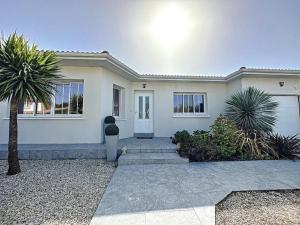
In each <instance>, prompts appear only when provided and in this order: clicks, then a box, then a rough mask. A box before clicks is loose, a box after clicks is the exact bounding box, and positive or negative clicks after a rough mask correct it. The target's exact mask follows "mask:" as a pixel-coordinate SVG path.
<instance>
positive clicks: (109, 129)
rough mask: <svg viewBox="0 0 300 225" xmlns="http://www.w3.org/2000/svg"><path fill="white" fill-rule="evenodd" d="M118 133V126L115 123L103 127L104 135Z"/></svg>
mask: <svg viewBox="0 0 300 225" xmlns="http://www.w3.org/2000/svg"><path fill="white" fill-rule="evenodd" d="M118 134H119V127H117V125H116V124H111V125H108V126H107V127H106V128H105V135H107V136H112V135H118Z"/></svg>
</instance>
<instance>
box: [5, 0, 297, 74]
mask: <svg viewBox="0 0 300 225" xmlns="http://www.w3.org/2000/svg"><path fill="white" fill-rule="evenodd" d="M168 4H173V5H177V6H178V7H179V8H180V10H182V12H183V13H184V15H185V17H187V18H188V22H187V24H186V25H187V26H189V30H188V32H187V35H186V36H185V38H184V39H183V40H181V42H180V43H179V44H177V45H176V46H175V47H174V48H173V47H172V48H170V47H169V48H165V46H163V45H162V44H161V43H158V42H157V41H156V40H155V37H154V36H155V35H156V36H158V37H160V36H159V35H160V34H157V33H156V34H154V33H153V32H152V33H151V32H149V27H151V24H152V22H151V21H153V20H154V18H155V17H156V15H157V14H158V13H159V11H160V9H161V8H162V7H166V5H168ZM1 9H2V10H1V14H0V30H1V32H2V33H3V34H4V35H7V34H9V33H10V32H13V31H15V30H16V31H17V32H19V33H23V34H24V35H25V36H26V37H27V38H29V39H30V41H32V42H35V43H36V44H38V46H39V47H40V48H43V49H53V50H74V51H77V50H78V51H102V50H108V51H109V52H110V53H111V54H112V55H113V56H115V57H116V58H118V59H119V60H121V61H122V62H124V63H125V64H127V65H128V66H130V67H131V68H133V69H135V70H136V71H137V72H139V73H158V74H162V73H167V74H211V75H227V74H229V73H231V72H233V71H235V70H237V69H238V68H240V67H241V66H246V67H259V68H294V69H297V68H298V69H299V68H300V13H299V10H300V1H299V0H226V1H225V0H210V1H208V0H205V1H204V0H203V1H202V0H198V1H192V0H182V1H168V0H164V1H163V0H161V1H158V0H152V1H143V0H77V1H74V0H73V1H71V0H51V1H42V0H19V1H17V0H7V1H4V0H1ZM190 25H191V26H190ZM180 29H181V28H180ZM178 32H179V33H178V34H181V33H180V30H179V31H178ZM156 38H157V37H156Z"/></svg>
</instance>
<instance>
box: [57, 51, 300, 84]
mask: <svg viewBox="0 0 300 225" xmlns="http://www.w3.org/2000/svg"><path fill="white" fill-rule="evenodd" d="M55 52H56V53H57V54H58V55H60V56H61V57H77V56H78V57H88V58H90V57H92V58H98V57H101V58H103V59H106V60H107V61H109V62H111V63H114V64H116V65H118V66H120V67H121V68H123V69H124V70H125V71H128V72H129V73H130V74H131V75H132V76H134V77H135V78H138V79H149V80H151V79H153V80H155V79H157V80H172V79H173V80H212V81H227V80H230V79H233V78H235V77H238V76H240V75H243V74H245V73H246V74H260V73H263V74H271V73H274V74H279V75H281V74H282V75H283V74H284V75H297V76H300V70H299V69H287V68H248V67H241V68H240V69H239V70H237V71H235V72H233V73H231V74H229V75H223V76H222V75H187V74H139V73H137V72H136V71H134V70H133V69H131V68H130V67H129V66H127V65H126V64H125V63H123V62H122V61H120V60H119V59H117V58H115V57H113V56H112V55H111V54H110V53H109V52H108V51H105V50H104V51H101V52H100V51H99V52H98V51H95V52H92V51H90V52H85V51H55Z"/></svg>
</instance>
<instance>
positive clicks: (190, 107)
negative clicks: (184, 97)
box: [188, 95, 194, 113]
mask: <svg viewBox="0 0 300 225" xmlns="http://www.w3.org/2000/svg"><path fill="white" fill-rule="evenodd" d="M188 97H189V113H192V112H194V101H193V95H188Z"/></svg>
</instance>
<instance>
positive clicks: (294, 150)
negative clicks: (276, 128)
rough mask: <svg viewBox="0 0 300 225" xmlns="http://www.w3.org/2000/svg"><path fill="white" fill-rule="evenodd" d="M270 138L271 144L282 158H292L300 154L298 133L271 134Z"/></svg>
mask: <svg viewBox="0 0 300 225" xmlns="http://www.w3.org/2000/svg"><path fill="white" fill-rule="evenodd" d="M268 138H269V141H270V144H271V146H272V147H273V149H274V151H275V152H276V153H277V154H278V156H279V157H280V158H289V159H292V158H293V157H294V155H295V154H300V139H299V138H298V137H297V135H293V136H283V135H280V134H269V135H268Z"/></svg>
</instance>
